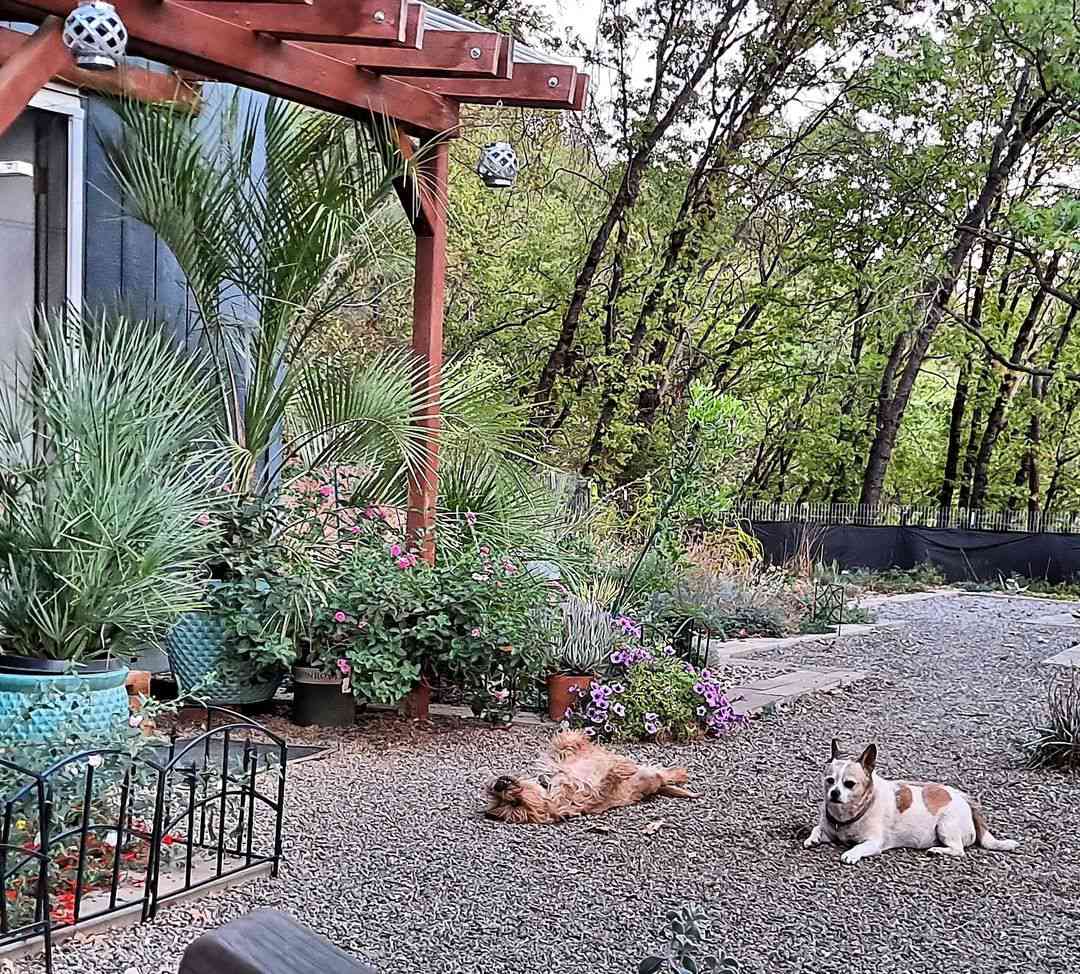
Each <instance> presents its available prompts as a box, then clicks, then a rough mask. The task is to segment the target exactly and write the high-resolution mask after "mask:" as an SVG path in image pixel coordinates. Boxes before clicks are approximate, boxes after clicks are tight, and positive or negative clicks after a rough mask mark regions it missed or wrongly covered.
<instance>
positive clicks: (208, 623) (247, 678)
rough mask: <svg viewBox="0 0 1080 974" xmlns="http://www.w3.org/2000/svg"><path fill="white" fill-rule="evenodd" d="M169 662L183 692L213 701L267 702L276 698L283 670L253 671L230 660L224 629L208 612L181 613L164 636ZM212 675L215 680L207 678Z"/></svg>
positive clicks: (231, 702) (234, 702)
mask: <svg viewBox="0 0 1080 974" xmlns="http://www.w3.org/2000/svg"><path fill="white" fill-rule="evenodd" d="M165 647H166V649H167V650H168V652H169V663H170V665H171V666H172V671H173V676H175V677H176V685H177V688H178V689H179V691H180V693H181V695H184V694H187V693H190V692H191V691H192V690H197V691H198V694H197V695H198V696H199V697H200V698H201V699H204V700H206V702H207V703H212V704H254V703H266V701H268V700H272V699H273V698H274V694H275V693H277V688H278V686H280V684H281V679H282V677H283V676H284V675H285V673H284V670H282V671H280V672H277V673H271V674H269V675H266V674H259V675H258V677H259V678H256V674H253V673H252V672H251V670H250V669H248V668H247V667H244V666H242V665H239V664H237V663H236V662H235V661H233V660H230V659H229V655H228V652H227V650H226V646H225V629H224V627H223V626H222V624H221V622H220V621H219V620H218V619H216V618H215V617H214V616H212V615H210V614H209V613H206V612H188V613H186V614H184V615H182V616H181V617H180V618H179V619H178V620H177V622H176V625H174V626H173V627H172V629H170V630H169V634H168V636H167V637H166V638H165ZM211 676H212V677H213V683H210V684H208V683H207V680H208V679H209V678H210V677H211Z"/></svg>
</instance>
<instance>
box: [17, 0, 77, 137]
mask: <svg viewBox="0 0 1080 974" xmlns="http://www.w3.org/2000/svg"><path fill="white" fill-rule="evenodd" d="M23 36H24V37H25V38H26V39H25V40H24V41H23V42H22V43H21V44H20V45H19V47H18V48H17V49H16V50H15V51H14V53H13V54H12V55H11V57H10V58H8V60H7V61H6V62H5V63H4V65H3V67H0V135H3V134H4V133H5V132H6V131H7V130H8V128H9V127H10V126H11V123H12V122H14V121H15V119H17V118H18V117H19V116H20V115H21V114H22V113H23V111H24V110H25V108H26V106H27V105H29V104H30V99H31V98H33V97H34V95H36V94H37V93H38V91H39V90H40V89H41V88H42V86H43V85H45V84H47V83H48V82H49V81H50V80H52V78H53V76H54V75H55V74H57V72H59V71H60V69H61V68H63V67H64V66H66V65H69V64H71V55H70V54H69V53H68V49H67V48H66V47H65V46H64V39H63V36H64V22H63V21H62V20H61V19H60V18H59V17H47V18H45V20H44V22H43V23H42V24H41V26H40V27H38V29H37V30H36V31H34V33H33V34H31V35H29V36H26V35H23Z"/></svg>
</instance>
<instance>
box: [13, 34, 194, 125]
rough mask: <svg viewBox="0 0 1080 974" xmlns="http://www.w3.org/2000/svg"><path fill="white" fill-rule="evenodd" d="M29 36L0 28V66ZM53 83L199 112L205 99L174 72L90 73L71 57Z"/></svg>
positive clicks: (124, 68) (121, 68)
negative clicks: (64, 83) (76, 63)
mask: <svg viewBox="0 0 1080 974" xmlns="http://www.w3.org/2000/svg"><path fill="white" fill-rule="evenodd" d="M26 38H27V35H26V34H23V33H22V32H20V31H17V30H11V29H10V28H7V27H0V64H6V63H7V62H8V61H10V60H11V58H12V57H14V56H15V54H16V53H17V52H18V50H19V48H21V47H22V45H23V44H25V43H26ZM50 80H52V81H63V82H66V83H67V84H70V85H74V86H75V87H76V88H83V89H86V90H88V91H99V92H101V93H102V94H106V95H123V96H124V97H126V98H134V99H135V100H136V101H145V102H150V103H152V104H171V105H175V106H177V107H178V108H184V109H186V110H188V111H192V112H197V111H198V110H199V108H200V107H201V105H202V98H201V96H200V94H199V92H198V90H197V89H196V88H194V87H193V86H192V85H191V84H189V83H188V82H186V81H184V80H183V79H182V78H180V77H178V76H177V75H176V74H175V73H174V72H172V71H167V72H166V71H148V70H146V69H145V68H133V67H130V66H129V65H127V64H124V63H121V64H120V66H119V68H118V69H117V70H116V71H87V70H85V69H84V68H80V67H77V66H76V65H75V62H74V61H73V60H72V59H71V58H70V57H69V58H67V60H66V63H65V64H64V65H63V66H62V67H61V68H60V70H59V71H57V72H56V73H55V74H54V75H53V76H52V78H51V79H50Z"/></svg>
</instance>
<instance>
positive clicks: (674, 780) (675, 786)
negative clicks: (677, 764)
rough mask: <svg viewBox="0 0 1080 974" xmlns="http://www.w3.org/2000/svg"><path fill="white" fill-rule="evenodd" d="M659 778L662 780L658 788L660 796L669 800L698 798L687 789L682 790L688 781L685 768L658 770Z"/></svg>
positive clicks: (688, 777) (688, 776)
mask: <svg viewBox="0 0 1080 974" xmlns="http://www.w3.org/2000/svg"><path fill="white" fill-rule="evenodd" d="M658 770H659V771H660V777H661V778H663V779H664V783H663V785H661V786H660V794H661V795H667V796H669V797H671V798H699V797H700V796H699V795H698V794H697V793H696V792H693V791H690V789H689V788H683V787H682V786H683V785H685V784H686V783H687V782H688V781H689V780H690V775H689V774H688V773H687V771H686V768H659V769H658Z"/></svg>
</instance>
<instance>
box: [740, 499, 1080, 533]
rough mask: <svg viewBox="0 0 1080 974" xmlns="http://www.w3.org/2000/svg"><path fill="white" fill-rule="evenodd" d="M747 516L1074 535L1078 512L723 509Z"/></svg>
mask: <svg viewBox="0 0 1080 974" xmlns="http://www.w3.org/2000/svg"><path fill="white" fill-rule="evenodd" d="M729 513H730V514H731V515H732V516H734V517H736V518H740V519H743V520H747V521H778V522H791V521H795V522H799V521H802V522H806V523H808V524H836V525H841V524H844V525H852V524H854V525H861V526H863V527H927V528H956V529H961V530H975V531H999V532H1021V533H1024V534H1080V512H1073V513H1068V512H1064V511H1036V512H1029V511H1026V510H1025V511H1009V510H1004V511H987V510H976V509H974V508H964V507H954V508H938V507H904V506H901V505H897V504H882V505H867V504H825V503H815V504H785V503H780V502H773V501H738V502H736V503H735V504H734V506H733V507H732V508H731V510H730V512H729Z"/></svg>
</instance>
